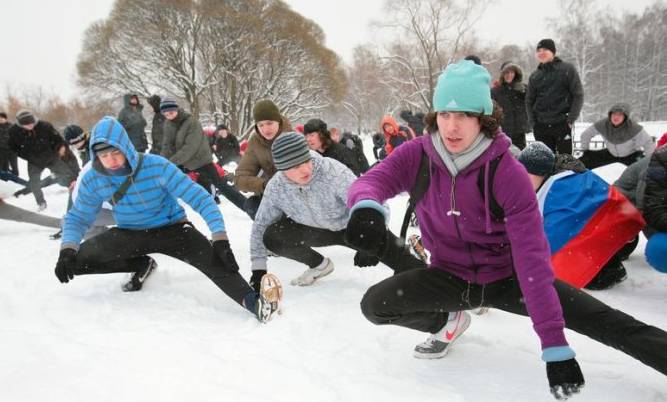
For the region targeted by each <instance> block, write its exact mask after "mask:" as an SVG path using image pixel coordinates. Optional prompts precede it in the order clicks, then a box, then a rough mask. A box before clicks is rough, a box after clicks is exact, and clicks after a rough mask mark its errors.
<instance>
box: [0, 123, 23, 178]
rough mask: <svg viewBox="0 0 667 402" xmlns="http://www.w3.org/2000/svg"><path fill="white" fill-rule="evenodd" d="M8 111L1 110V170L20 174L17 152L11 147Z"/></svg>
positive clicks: (16, 174)
mask: <svg viewBox="0 0 667 402" xmlns="http://www.w3.org/2000/svg"><path fill="white" fill-rule="evenodd" d="M11 126H12V124H11V123H10V122H8V121H7V113H5V112H0V170H2V171H5V172H11V173H12V174H13V175H14V176H18V175H19V164H18V160H17V157H16V154H15V153H14V152H12V150H11V149H10V148H9V128H10V127H11Z"/></svg>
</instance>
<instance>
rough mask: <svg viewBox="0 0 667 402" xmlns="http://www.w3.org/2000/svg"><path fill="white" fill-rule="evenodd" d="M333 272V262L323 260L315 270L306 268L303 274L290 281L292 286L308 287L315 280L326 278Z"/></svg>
mask: <svg viewBox="0 0 667 402" xmlns="http://www.w3.org/2000/svg"><path fill="white" fill-rule="evenodd" d="M333 270H334V264H333V261H331V260H330V259H328V258H325V259H324V261H322V263H321V264H320V265H319V266H317V267H315V268H308V269H307V270H306V271H305V272H304V273H302V274H301V275H299V276H298V277H296V278H294V279H292V280H291V281H290V285H292V286H310V285H312V284H313V282H315V281H316V280H317V279H320V278H321V277H323V276H327V275H329V274H330V273H332V272H333Z"/></svg>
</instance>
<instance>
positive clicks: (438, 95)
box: [433, 60, 493, 116]
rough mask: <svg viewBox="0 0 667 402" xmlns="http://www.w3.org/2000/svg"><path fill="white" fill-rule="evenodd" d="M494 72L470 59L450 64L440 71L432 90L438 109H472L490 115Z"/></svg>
mask: <svg viewBox="0 0 667 402" xmlns="http://www.w3.org/2000/svg"><path fill="white" fill-rule="evenodd" d="M490 83H491V76H490V75H489V72H488V71H486V68H484V67H482V66H480V65H477V64H475V63H473V62H472V61H470V60H461V61H459V62H458V63H454V64H450V65H448V66H447V68H445V71H443V72H442V74H440V77H439V78H438V83H437V85H436V86H435V92H434V94H433V109H434V110H435V111H436V112H473V113H482V114H485V115H487V116H488V115H491V113H492V111H493V102H492V101H491V87H490Z"/></svg>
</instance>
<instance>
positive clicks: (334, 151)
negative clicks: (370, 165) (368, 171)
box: [319, 138, 362, 177]
mask: <svg viewBox="0 0 667 402" xmlns="http://www.w3.org/2000/svg"><path fill="white" fill-rule="evenodd" d="M325 146H326V148H325V149H324V152H319V154H320V155H322V156H326V157H327V158H331V159H335V160H337V161H338V162H340V163H342V164H343V165H345V166H347V167H348V168H349V169H350V170H351V171H352V173H354V175H355V176H357V177H358V176H360V175H361V173H362V171H361V166H359V163H358V161H357V159H356V157H355V155H354V152H352V151H351V150H349V149H347V147H346V146H345V145H343V144H340V143H338V142H336V141H334V140H332V139H331V138H329V140H328V141H327V144H325Z"/></svg>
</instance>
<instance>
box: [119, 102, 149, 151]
mask: <svg viewBox="0 0 667 402" xmlns="http://www.w3.org/2000/svg"><path fill="white" fill-rule="evenodd" d="M143 109H144V106H143V105H142V104H141V103H140V102H139V96H138V95H136V94H126V95H125V96H123V108H122V109H121V110H120V112H119V113H118V121H119V122H120V124H122V125H123V127H124V128H125V131H127V135H128V136H129V137H130V141H131V142H132V145H134V148H135V149H136V150H137V152H141V153H144V152H146V149H147V148H148V140H147V139H146V133H145V132H144V129H145V128H146V124H147V123H146V119H144V115H143V114H142V110H143Z"/></svg>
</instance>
